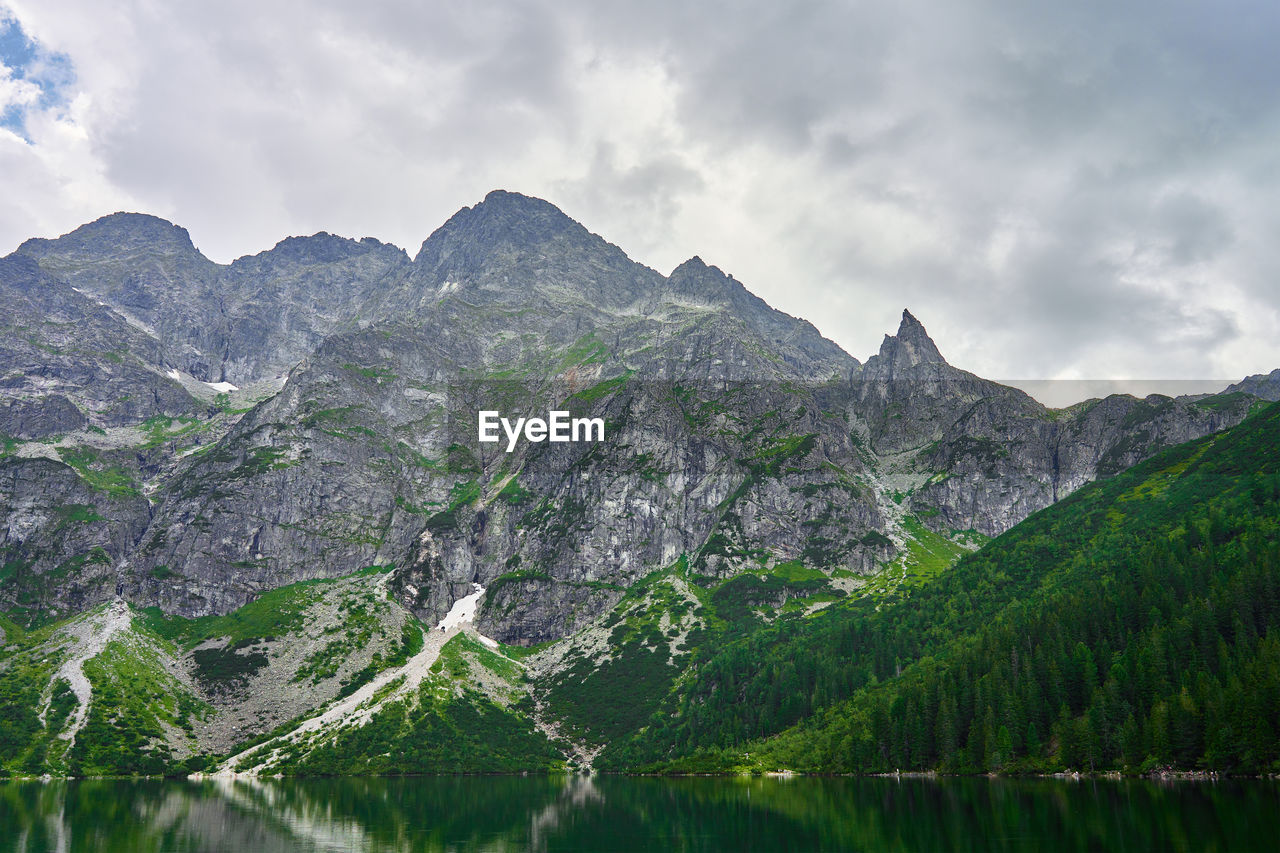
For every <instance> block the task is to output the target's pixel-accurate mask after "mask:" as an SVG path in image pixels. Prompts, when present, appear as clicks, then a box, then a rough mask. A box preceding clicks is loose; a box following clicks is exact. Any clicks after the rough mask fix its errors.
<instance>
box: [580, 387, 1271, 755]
mask: <svg viewBox="0 0 1280 853" xmlns="http://www.w3.org/2000/svg"><path fill="white" fill-rule="evenodd" d="M1278 450H1280V406H1275V405H1273V406H1271V407H1269V408H1267V409H1264V410H1262V411H1261V412H1260V413H1258V414H1256V415H1254V416H1253V417H1251V418H1250V419H1248V420H1247V421H1245V422H1244V423H1243V424H1241V425H1240V426H1238V427H1236V428H1235V429H1233V430H1230V431H1228V432H1225V433H1219V434H1217V435H1213V436H1209V437H1206V438H1204V439H1201V440H1198V441H1195V442H1191V443H1189V444H1185V445H1180V446H1178V447H1174V448H1171V449H1169V450H1166V451H1164V452H1162V453H1160V454H1158V455H1157V456H1155V457H1153V458H1151V459H1149V460H1148V461H1146V462H1144V463H1142V464H1140V465H1138V466H1137V467H1135V468H1133V469H1131V470H1129V471H1126V472H1124V473H1122V474H1120V475H1118V476H1116V477H1114V478H1112V479H1109V480H1105V481H1102V482H1098V483H1095V484H1092V485H1090V486H1086V487H1084V488H1082V489H1080V490H1079V491H1078V492H1076V493H1074V494H1073V495H1071V496H1070V497H1068V498H1067V499H1065V500H1063V501H1061V502H1060V503H1058V504H1056V505H1054V506H1052V507H1050V508H1048V509H1046V510H1044V511H1042V512H1040V513H1038V514H1036V515H1034V516H1032V517H1031V518H1029V519H1027V520H1026V521H1024V522H1023V523H1021V524H1019V525H1017V526H1016V527H1014V528H1013V529H1012V530H1010V531H1008V532H1007V533H1005V534H1004V535H1003V536H1001V537H999V538H997V539H995V540H993V541H992V542H990V543H989V544H987V545H986V546H985V547H983V548H982V549H981V550H980V551H978V552H977V553H974V554H972V555H970V556H967V557H965V558H963V559H961V560H960V561H959V562H958V563H957V564H956V565H955V566H954V567H953V568H951V569H950V570H948V571H947V572H945V573H943V574H942V575H941V576H940V577H939V578H938V579H937V580H934V581H932V582H930V583H927V584H925V585H922V586H918V587H916V588H914V589H910V590H907V591H904V592H903V593H902V594H901V595H900V596H899V597H897V598H895V599H892V600H889V601H879V600H876V599H873V598H870V597H867V598H861V599H853V600H850V601H848V602H843V603H840V604H837V605H834V606H832V607H829V608H827V609H826V610H823V611H820V612H819V613H818V614H815V615H814V616H813V617H810V618H807V619H790V620H785V621H780V622H778V623H775V624H773V625H771V626H768V627H765V628H763V629H761V630H759V631H756V632H754V633H752V634H751V635H749V636H747V637H744V638H742V639H739V640H736V641H733V642H730V643H728V644H725V645H720V646H718V647H703V648H702V649H701V650H700V653H699V654H700V659H699V660H696V661H694V663H693V665H692V666H691V670H690V673H689V675H688V676H687V677H685V678H683V679H681V680H680V682H679V684H678V686H677V687H676V689H675V690H673V691H672V693H671V694H670V695H669V696H668V697H667V698H666V699H665V700H664V702H663V703H662V704H661V706H660V707H659V708H658V709H657V710H656V712H655V713H653V714H652V716H651V718H650V719H649V721H648V725H647V726H646V727H645V728H644V729H643V730H642V731H640V732H639V733H638V734H637V735H636V736H634V737H633V738H630V739H628V740H625V741H615V742H614V743H612V744H610V746H609V747H608V748H607V749H606V750H605V753H604V754H603V756H602V763H605V764H607V765H608V766H611V767H614V768H619V769H621V768H628V769H644V770H648V771H656V772H717V771H735V770H739V771H740V770H774V769H783V768H786V769H791V770H797V771H826V772H854V773H872V772H893V771H897V770H901V771H908V770H916V771H919V770H939V771H943V772H954V773H979V772H1003V773H1016V772H1053V771H1065V770H1078V771H1092V772H1100V771H1113V770H1114V771H1123V772H1150V771H1152V770H1155V769H1158V768H1176V769H1181V770H1213V771H1220V772H1225V773H1260V772H1276V771H1280V739H1278V737H1277V735H1278V733H1280V720H1278V715H1280V630H1277V626H1278V625H1280V578H1278V573H1277V570H1278V568H1280V541H1278V538H1277V531H1278V529H1280V452H1278Z"/></svg>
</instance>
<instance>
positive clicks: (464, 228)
mask: <svg viewBox="0 0 1280 853" xmlns="http://www.w3.org/2000/svg"><path fill="white" fill-rule="evenodd" d="M566 234H576V235H578V237H579V238H586V237H588V236H589V235H588V232H587V229H585V228H583V227H582V226H581V225H579V224H578V223H577V222H575V221H573V220H572V219H570V218H569V216H568V215H566V214H565V212H564V211H562V210H561V209H560V208H558V207H556V206H555V205H554V204H552V203H551V202H549V201H543V200H542V199H540V198H534V197H533V196H527V195H521V194H520V193H513V192H509V191H507V190H493V191H492V192H490V193H489V194H488V195H486V196H485V197H484V201H482V202H480V203H479V204H477V205H475V206H474V207H464V208H462V209H461V210H459V211H458V212H457V213H455V214H454V215H453V216H451V217H449V221H448V222H446V223H445V224H444V225H442V226H440V228H438V229H436V231H435V232H433V233H432V234H431V236H430V237H428V238H427V239H426V241H425V242H424V243H423V244H422V248H421V249H419V250H418V255H417V257H416V258H415V259H414V260H415V263H417V262H422V263H428V264H434V263H436V262H438V261H439V260H441V259H442V258H443V257H444V256H446V255H450V256H452V255H455V254H457V253H458V252H461V254H462V255H464V256H466V257H467V258H469V260H470V262H476V261H478V260H479V258H480V257H481V256H482V255H483V254H485V253H487V252H488V251H491V250H492V249H493V248H495V247H497V246H500V245H506V246H512V247H518V248H530V247H534V246H537V245H540V244H543V243H546V242H547V241H549V240H552V239H554V238H556V237H559V236H563V235H566Z"/></svg>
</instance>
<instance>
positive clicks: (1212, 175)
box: [0, 0, 1280, 378]
mask: <svg viewBox="0 0 1280 853" xmlns="http://www.w3.org/2000/svg"><path fill="white" fill-rule="evenodd" d="M11 6H12V11H13V13H14V15H15V16H16V17H17V19H18V20H20V21H21V22H22V25H23V27H24V28H25V30H26V31H27V33H28V34H30V35H31V36H32V37H33V38H34V39H36V40H37V41H39V42H40V43H41V44H42V45H44V46H46V47H47V48H48V49H49V50H51V51H60V52H62V53H65V54H66V55H67V56H69V57H70V59H71V62H72V63H73V64H74V70H75V74H76V82H75V84H74V85H75V87H76V92H75V93H74V100H72V101H70V104H71V106H69V107H66V108H62V109H59V110H47V111H43V112H42V111H40V110H31V109H29V110H28V136H29V138H30V143H27V142H24V141H23V140H21V139H19V138H17V137H12V138H10V137H3V138H0V169H3V174H4V175H5V184H6V191H7V193H6V194H7V196H8V201H7V202H6V203H5V204H4V205H3V206H0V250H4V249H6V248H7V247H12V246H15V245H17V243H18V242H20V241H21V240H22V239H24V238H25V237H28V236H33V235H37V234H39V235H44V236H51V235H54V234H57V233H61V232H63V231H66V230H69V229H70V228H72V227H74V226H75V225H77V224H79V223H80V222H83V221H85V220H88V219H91V218H93V217H96V216H98V215H101V214H103V213H107V212H110V211H112V210H116V209H119V208H122V207H131V208H134V209H140V210H145V211H147V212H152V213H156V214H158V215H162V216H165V217H167V218H170V219H172V220H174V221H176V222H178V223H179V224H181V225H183V226H184V227H186V228H188V229H189V230H190V231H191V233H192V236H193V238H194V239H195V240H196V242H197V244H198V245H200V246H201V248H202V249H203V250H204V251H206V253H208V254H209V255H210V256H212V257H214V258H216V259H218V260H224V261H225V260H229V259H231V258H232V257H234V256H237V255H240V254H244V253H248V252H254V251H258V250H260V249H262V248H264V247H266V246H270V245H272V244H274V243H275V242H276V241H277V240H279V239H280V238H282V237H284V236H286V235H290V234H300V233H312V232H315V231H318V230H328V231H333V232H337V233H343V234H348V235H351V236H357V237H358V236H365V235H373V236H377V237H379V238H382V239H386V240H390V241H391V242H395V243H397V244H400V245H403V246H405V247H406V248H407V249H409V250H410V251H411V252H412V251H414V250H416V247H417V245H418V244H419V243H420V242H421V240H422V239H423V238H424V237H425V236H426V235H427V233H428V232H429V231H430V230H432V229H434V228H435V227H436V226H438V225H439V224H441V223H442V222H443V221H444V220H445V219H446V218H447V217H448V216H449V215H450V214H451V213H452V212H453V211H454V210H456V209H457V208H458V207H460V206H462V205H467V204H473V203H475V202H476V201H478V200H479V199H480V198H482V197H483V195H484V194H485V193H486V192H487V191H488V190H489V189H493V188H496V187H502V188H507V189H513V190H517V191H521V192H526V193H530V194H534V195H540V196H542V197H544V198H547V199H548V200H550V201H552V202H554V203H556V204H559V205H560V206H562V207H563V208H564V209H565V211H566V212H567V213H569V214H570V215H571V216H574V217H575V218H577V219H579V220H580V221H582V222H583V223H584V224H585V225H586V226H587V227H588V228H590V229H591V230H593V231H596V232H597V233H600V234H602V235H603V236H605V237H606V238H607V239H609V240H611V241H612V242H615V243H618V244H619V245H621V246H622V247H623V248H624V249H625V250H627V251H628V252H629V253H630V254H632V256H633V257H635V258H636V259H637V260H639V261H641V262H644V263H647V264H649V265H650V266H654V267H655V268H658V269H660V270H663V271H666V270H669V269H670V268H671V267H672V266H674V265H675V264H676V263H678V262H680V261H681V260H684V259H685V258H687V257H689V256H691V255H694V254H698V255H701V256H702V257H703V258H704V259H706V260H707V261H708V262H710V263H715V264H716V265H718V266H720V267H722V268H723V269H725V270H727V271H729V272H731V273H733V274H734V275H735V276H737V277H738V278H739V279H741V280H742V281H744V282H745V283H746V284H747V285H748V287H750V288H752V289H753V290H755V291H756V292H758V293H759V294H760V295H762V296H764V297H765V298H766V299H768V300H769V301H770V302H771V303H773V304H774V305H775V306H776V307H779V308H781V309H783V310H786V311H788V312H789V313H792V314H797V315H800V316H804V317H806V318H808V319H810V320H812V321H814V322H815V323H816V324H817V325H818V327H819V328H820V329H821V330H822V331H823V332H824V333H826V334H828V335H829V336H831V337H833V338H835V339H836V340H837V341H839V342H840V343H841V344H842V345H844V346H845V347H846V348H847V349H848V350H849V351H850V352H852V353H853V354H854V355H856V356H858V357H860V358H861V357H865V356H866V355H868V354H869V353H871V352H873V351H874V350H875V349H876V347H877V346H878V343H879V339H880V336H881V334H882V333H883V332H884V331H891V330H892V329H893V327H894V326H895V325H896V321H897V316H898V313H899V312H900V310H901V308H902V307H904V306H909V307H911V309H912V310H913V312H914V313H916V314H917V316H919V317H920V318H921V319H922V320H923V321H924V322H925V324H926V325H927V326H928V327H929V329H930V332H931V333H933V334H934V336H935V338H937V339H938V342H939V345H940V347H941V348H942V350H943V353H944V354H945V355H947V356H948V357H949V358H950V360H951V361H952V362H953V363H956V364H959V365H961V366H963V367H967V368H969V369H973V370H975V371H977V372H980V373H984V374H987V375H992V376H999V377H1017V376H1020V375H1021V376H1032V377H1037V376H1038V377H1051V376H1072V375H1074V376H1089V377H1105V376H1127V377H1161V376H1222V377H1224V378H1231V377H1238V376H1240V375H1243V374H1245V373H1250V372H1259V371H1263V370H1269V369H1270V368H1271V367H1274V366H1276V365H1277V364H1280V344H1277V343H1276V341H1275V337H1276V336H1275V334H1274V330H1275V328H1276V327H1277V326H1276V322H1275V321H1276V317H1277V310H1278V308H1280V295H1278V293H1277V289H1276V288H1275V284H1274V283H1275V281H1276V280H1277V278H1276V276H1277V274H1280V250H1278V249H1277V248H1276V247H1275V240H1274V234H1275V233H1276V226H1277V225H1280V222H1277V218H1278V217H1280V213H1277V211H1276V210H1275V205H1274V203H1273V200H1274V198H1275V197H1276V195H1277V189H1280V187H1278V186H1277V184H1278V183H1280V170H1278V169H1277V168H1276V155H1275V153H1274V150H1275V145H1274V140H1275V139H1276V138H1280V136H1278V131H1280V86H1278V85H1276V84H1277V83H1278V82H1280V81H1278V80H1277V79H1276V77H1277V70H1276V67H1275V64H1274V62H1272V61H1270V59H1269V57H1270V54H1271V45H1272V44H1273V43H1274V36H1275V35H1276V34H1277V29H1278V27H1277V15H1278V14H1280V13H1278V12H1277V10H1276V9H1274V8H1273V7H1271V6H1270V5H1262V4H1256V3H1244V2H1242V3H1234V4H1225V5H1224V4H1221V3H1219V4H1208V3H1204V4H1194V3H1193V4H1182V5H1180V6H1178V7H1177V8H1171V7H1168V6H1167V4H1158V3H1155V2H1149V3H1137V4H1128V5H1126V6H1124V7H1115V6H1114V5H1113V4H1089V3H1085V4H1066V5H1059V6H1052V7H1049V6H1043V4H1037V5H1035V6H1034V7H1025V8H1024V7H1009V6H1008V5H1007V4H991V3H988V2H982V0H973V2H968V3H954V4H944V5H943V6H941V7H940V6H939V5H938V4H933V3H923V2H907V3H903V4H895V5H889V4H881V5H878V6H876V7H874V8H870V7H868V6H866V5H865V4H860V5H858V6H852V5H844V4H784V5H781V6H780V5H778V4H776V3H760V4H756V6H755V7H751V8H748V7H744V6H743V5H742V4H741V3H733V4H725V3H705V4H676V3H672V4H669V5H668V6H667V7H664V6H662V5H654V4H647V5H646V6H645V7H644V8H643V9H642V8H640V7H632V6H631V5H629V4H613V3H603V4H602V3H591V4H586V3H577V4H574V3H563V2H561V3H551V2H549V0H529V2H515V0H512V1H511V2H497V0H488V2H479V3H474V4H451V5H447V6H446V5H444V4H413V3H395V2H376V3H371V4H364V5H363V6H362V7H361V8H360V9H359V10H357V9H356V8H355V7H352V6H350V5H349V4H344V3H337V2H325V3H318V4H317V3H302V2H298V1H297V0H295V2H281V3H273V4H270V5H263V4H257V3H249V2H243V0H240V2H233V3H230V4H156V3H150V2H143V0H137V1H136V2H132V3H123V4H115V5H113V6H112V7H110V8H106V7H103V6H102V5H101V4H96V3H89V2H82V0H67V2H42V3H41V4H39V5H38V6H37V5H35V4H29V3H12V4H11ZM10 83H13V84H14V85H15V86H17V87H18V88H14V89H13V92H10V91H9V89H8V88H5V87H6V86H9V84H10ZM20 87H21V81H0V104H2V103H4V99H5V98H19V97H22V98H27V99H28V100H29V99H30V98H31V97H32V95H31V93H30V92H27V93H26V94H23V91H24V90H21V88H20Z"/></svg>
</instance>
